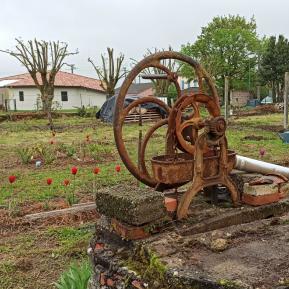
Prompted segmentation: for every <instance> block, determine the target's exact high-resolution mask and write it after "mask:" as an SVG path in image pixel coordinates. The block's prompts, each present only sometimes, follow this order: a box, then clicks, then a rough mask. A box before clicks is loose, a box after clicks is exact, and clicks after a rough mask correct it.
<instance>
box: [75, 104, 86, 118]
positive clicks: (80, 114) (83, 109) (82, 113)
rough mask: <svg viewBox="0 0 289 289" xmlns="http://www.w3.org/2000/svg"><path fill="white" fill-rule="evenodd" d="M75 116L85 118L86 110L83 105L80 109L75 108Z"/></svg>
mask: <svg viewBox="0 0 289 289" xmlns="http://www.w3.org/2000/svg"><path fill="white" fill-rule="evenodd" d="M77 115H78V116H80V117H86V116H87V108H86V107H85V106H84V105H83V106H81V107H78V108H77Z"/></svg>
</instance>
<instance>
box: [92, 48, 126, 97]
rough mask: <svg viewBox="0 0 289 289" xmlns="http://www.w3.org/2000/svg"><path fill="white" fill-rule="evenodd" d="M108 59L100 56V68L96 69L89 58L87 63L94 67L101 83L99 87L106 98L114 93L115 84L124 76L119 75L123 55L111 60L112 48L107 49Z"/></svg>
mask: <svg viewBox="0 0 289 289" xmlns="http://www.w3.org/2000/svg"><path fill="white" fill-rule="evenodd" d="M107 52H108V59H107V58H106V55H103V54H101V60H102V67H98V66H96V65H95V64H94V62H93V61H92V59H91V58H88V62H90V63H91V64H92V66H93V67H94V69H95V71H96V74H97V76H98V78H99V79H100V81H101V87H102V88H103V89H104V91H105V92H106V94H107V97H111V96H113V95H114V93H115V87H116V84H117V82H118V81H119V80H120V79H121V78H122V77H123V76H124V75H125V72H124V73H121V66H122V63H123V60H124V55H123V54H122V53H121V54H120V55H119V56H118V57H117V58H116V60H115V59H114V58H113V48H109V47H108V48H107Z"/></svg>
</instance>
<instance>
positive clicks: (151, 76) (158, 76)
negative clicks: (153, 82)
mask: <svg viewBox="0 0 289 289" xmlns="http://www.w3.org/2000/svg"><path fill="white" fill-rule="evenodd" d="M141 78H143V79H168V75H167V74H142V75H141Z"/></svg>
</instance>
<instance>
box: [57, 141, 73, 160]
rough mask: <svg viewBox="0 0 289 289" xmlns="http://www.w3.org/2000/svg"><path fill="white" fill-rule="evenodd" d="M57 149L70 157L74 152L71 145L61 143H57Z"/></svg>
mask: <svg viewBox="0 0 289 289" xmlns="http://www.w3.org/2000/svg"><path fill="white" fill-rule="evenodd" d="M57 149H58V150H59V151H61V152H63V153H65V154H66V155H67V156H68V157H72V156H74V155H75V154H76V148H75V147H74V146H73V145H68V144H64V143H61V144H59V145H58V148H57Z"/></svg>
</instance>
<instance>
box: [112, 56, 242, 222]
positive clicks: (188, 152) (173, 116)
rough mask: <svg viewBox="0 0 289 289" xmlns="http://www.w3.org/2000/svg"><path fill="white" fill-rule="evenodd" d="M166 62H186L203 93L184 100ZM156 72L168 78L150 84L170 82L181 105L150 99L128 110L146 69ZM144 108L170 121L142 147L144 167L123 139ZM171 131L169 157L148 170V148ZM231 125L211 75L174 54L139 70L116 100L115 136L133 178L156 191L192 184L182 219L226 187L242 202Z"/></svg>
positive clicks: (153, 162) (234, 199) (161, 157)
mask: <svg viewBox="0 0 289 289" xmlns="http://www.w3.org/2000/svg"><path fill="white" fill-rule="evenodd" d="M166 60H174V61H178V62H183V63H185V64H187V65H189V66H191V67H192V69H193V70H194V72H195V75H196V78H197V79H198V92H196V93H186V94H182V93H181V89H180V85H179V82H178V75H177V73H176V72H173V71H171V70H170V69H169V68H168V66H166V65H165V64H164V63H166V62H165V61H166ZM149 68H154V69H157V70H158V71H162V72H163V74H155V75H151V78H161V79H166V80H168V81H169V82H171V83H172V84H174V85H175V87H176V91H177V99H176V101H175V103H174V104H173V106H172V107H169V106H168V105H167V104H166V103H165V102H163V101H162V100H160V99H159V98H157V97H151V96H145V97H141V98H138V99H136V100H135V101H133V102H132V103H130V104H129V105H128V106H126V107H125V106H124V103H125V96H126V95H127V92H128V89H129V87H130V86H131V84H132V83H133V82H134V80H135V78H136V77H137V76H138V75H139V74H140V73H142V71H144V70H145V69H149ZM145 103H154V104H157V105H158V106H159V107H161V108H162V109H164V110H165V111H166V117H165V118H163V119H161V120H159V121H158V122H156V123H154V124H153V125H152V126H151V127H150V128H149V130H148V131H147V133H146V135H145V136H144V138H143V139H142V141H141V145H140V148H139V164H138V165H136V164H135V163H134V162H133V160H132V158H131V157H130V156H129V153H128V150H127V148H126V146H125V142H124V137H123V125H124V122H125V118H126V116H127V115H128V114H129V112H130V111H131V110H132V109H133V108H137V107H140V106H141V105H142V104H145ZM201 106H203V107H205V108H206V109H207V111H208V113H209V115H208V117H206V118H203V117H202V116H201V114H200V107H201ZM163 126H164V127H166V128H167V132H166V137H165V139H164V142H165V144H166V152H165V154H164V155H156V156H154V157H153V158H152V159H151V168H150V169H149V168H148V167H147V164H146V162H145V159H146V148H147V144H148V142H149V140H150V138H151V137H152V135H153V133H154V132H155V131H156V130H157V129H159V128H161V127H163ZM225 133H226V121H225V119H224V118H223V117H222V116H221V111H220V105H219V97H218V93H217V90H216V88H215V86H214V83H213V81H212V79H211V77H210V76H209V74H208V73H207V72H206V71H205V70H204V69H203V68H202V67H201V65H200V64H199V63H197V62H196V61H194V60H193V59H192V58H190V57H188V56H185V55H182V54H180V53H177V52H174V51H163V52H157V53H155V54H152V55H150V56H148V57H146V58H144V59H143V60H142V61H140V62H139V63H137V64H136V66H135V67H134V68H133V69H132V70H131V71H130V73H129V74H128V75H127V77H126V79H125V81H124V82H123V84H122V87H121V89H120V92H119V95H118V97H117V99H116V105H115V114H114V136H115V142H116V146H117V149H118V152H119V154H120V156H121V159H122V161H123V163H124V164H125V166H126V167H127V169H128V170H129V171H130V172H131V174H132V175H133V176H134V177H135V178H137V179H138V180H139V181H141V182H142V183H144V184H146V185H148V186H150V187H152V188H155V190H157V191H164V190H165V189H171V188H178V187H180V186H182V185H184V184H187V183H189V182H191V184H190V186H189V188H188V189H187V191H186V192H185V193H184V194H183V195H182V197H181V199H180V201H179V203H178V209H177V218H178V219H182V218H184V217H186V216H187V214H188V209H189V206H190V203H191V201H192V199H193V198H194V196H195V195H196V194H197V193H198V192H200V191H201V190H202V189H204V188H207V187H212V186H216V185H224V186H226V187H227V189H228V190H229V192H230V195H231V199H232V202H233V204H234V205H236V204H237V203H238V201H239V196H238V191H237V188H236V186H235V184H234V182H233V181H232V180H231V178H230V176H229V173H230V171H231V170H232V169H233V167H234V163H235V159H236V154H235V153H234V151H231V150H228V145H227V139H226V135H225Z"/></svg>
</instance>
